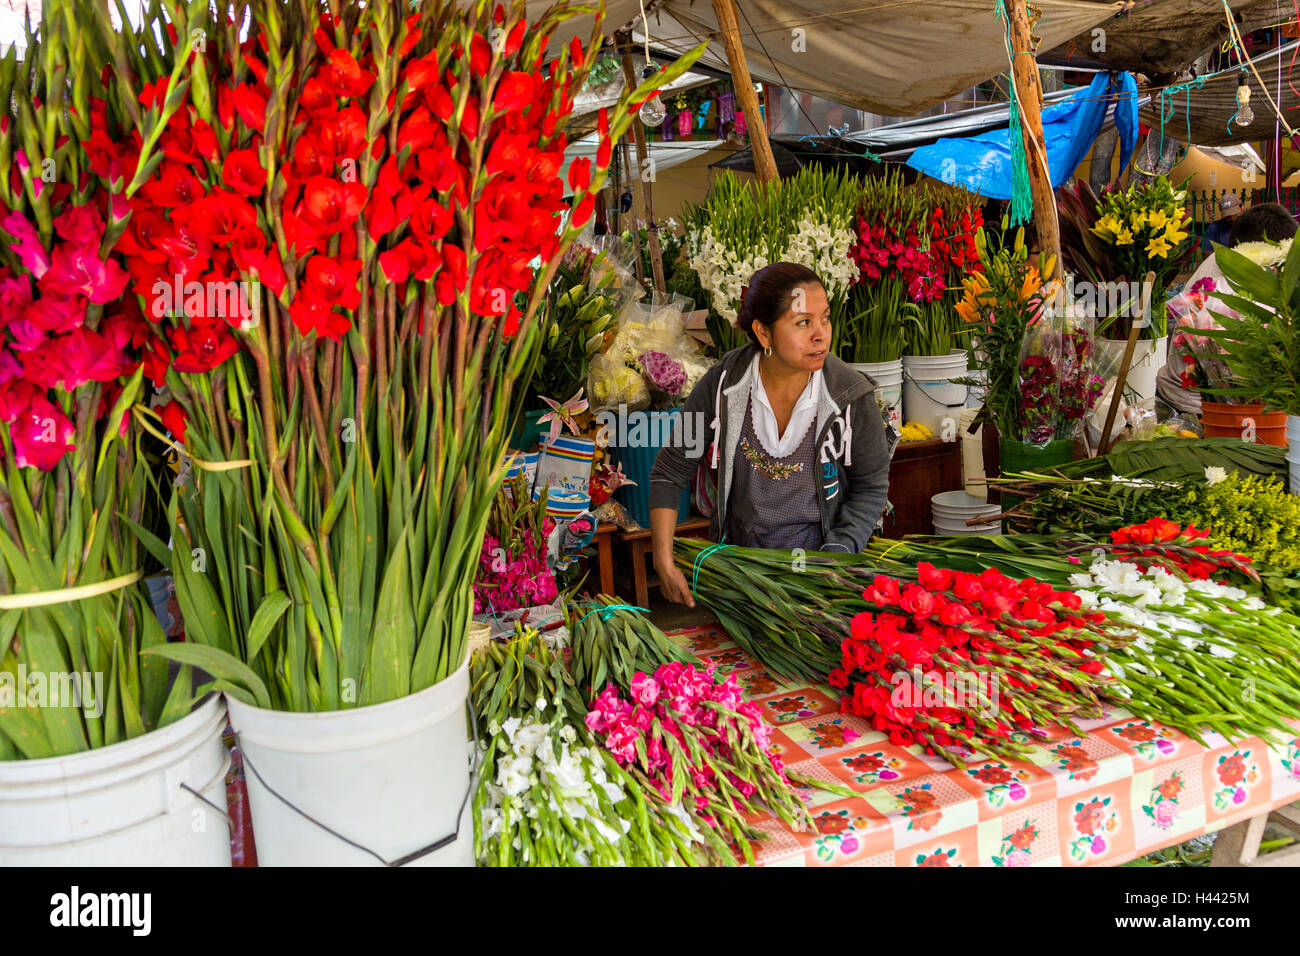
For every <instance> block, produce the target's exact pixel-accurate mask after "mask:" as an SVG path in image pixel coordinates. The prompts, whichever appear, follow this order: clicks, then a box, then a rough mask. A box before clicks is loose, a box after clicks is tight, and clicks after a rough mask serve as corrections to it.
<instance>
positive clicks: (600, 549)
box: [596, 521, 618, 596]
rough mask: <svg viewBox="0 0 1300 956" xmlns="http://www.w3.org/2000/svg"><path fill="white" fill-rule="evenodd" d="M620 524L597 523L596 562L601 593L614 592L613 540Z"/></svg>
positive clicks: (609, 593)
mask: <svg viewBox="0 0 1300 956" xmlns="http://www.w3.org/2000/svg"><path fill="white" fill-rule="evenodd" d="M616 531H618V525H616V524H614V522H612V521H602V522H600V524H598V525H596V564H597V566H598V568H599V570H600V593H601V594H608V595H610V596H613V594H614V547H613V544H612V543H611V542H612V539H613V536H614V532H616Z"/></svg>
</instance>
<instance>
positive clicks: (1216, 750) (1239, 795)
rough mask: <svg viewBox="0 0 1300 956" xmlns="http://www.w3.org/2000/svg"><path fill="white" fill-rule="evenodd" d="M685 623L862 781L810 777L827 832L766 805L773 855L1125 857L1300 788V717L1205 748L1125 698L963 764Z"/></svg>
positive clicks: (788, 723) (681, 634) (1215, 740)
mask: <svg viewBox="0 0 1300 956" xmlns="http://www.w3.org/2000/svg"><path fill="white" fill-rule="evenodd" d="M673 636H674V638H675V639H676V640H678V641H679V642H681V643H682V644H684V645H685V646H686V647H688V648H690V649H691V650H692V651H693V652H694V653H695V654H697V655H698V656H699V657H700V658H702V659H704V660H706V661H713V662H714V663H715V664H716V665H717V669H718V672H719V673H721V674H728V673H732V672H734V673H735V674H736V677H737V679H738V681H739V682H740V685H741V686H742V687H743V688H744V689H745V692H746V693H747V694H748V695H749V697H751V698H752V699H753V700H755V701H758V702H759V703H761V704H762V705H763V708H764V711H765V716H766V718H767V720H768V722H769V723H771V724H772V725H773V726H774V727H775V728H776V731H775V733H774V734H773V742H774V743H775V744H776V745H777V746H778V747H780V749H781V751H782V757H783V759H784V760H785V762H786V764H787V766H788V767H789V768H790V769H791V770H795V771H798V772H799V773H802V774H804V775H805V776H807V777H811V778H814V779H823V780H832V781H837V782H839V783H842V784H847V785H848V786H850V787H852V788H853V789H855V790H857V791H859V795H858V796H856V797H853V798H844V797H841V796H838V795H836V794H832V793H827V792H825V791H821V790H807V791H804V792H803V795H804V798H805V800H806V802H807V803H808V805H809V808H810V809H811V811H812V814H813V818H814V819H815V820H816V823H817V832H815V833H794V832H792V831H791V830H790V829H789V828H787V827H786V826H785V825H784V824H782V823H781V822H780V821H779V820H776V819H775V818H771V817H766V816H764V817H759V818H757V822H758V826H759V828H760V829H762V830H764V831H766V832H767V833H768V834H769V835H770V837H771V839H769V840H765V841H764V842H763V843H762V844H761V846H760V848H759V851H758V858H759V862H760V863H762V864H764V865H767V866H1091V865H1103V866H1105V865H1114V864H1117V863H1124V862H1126V861H1128V860H1131V859H1133V858H1134V857H1137V856H1142V855H1144V854H1147V853H1151V852H1153V851H1155V850H1158V849H1160V848H1162V847H1166V846H1171V845H1174V844H1177V843H1182V842H1183V841H1185V840H1189V839H1191V838H1192V837H1194V836H1198V835H1201V834H1205V833H1210V832H1213V831H1215V830H1220V829H1222V828H1224V827H1226V826H1230V825H1231V824H1234V823H1237V822H1239V821H1241V820H1245V819H1246V818H1248V817H1252V816H1255V815H1256V814H1258V813H1261V812H1263V811H1264V810H1266V809H1271V808H1273V807H1278V806H1282V805H1284V804H1287V803H1291V802H1293V801H1296V800H1300V728H1297V729H1296V733H1295V734H1294V735H1288V736H1287V737H1286V738H1285V741H1286V742H1285V743H1284V744H1282V745H1281V746H1277V747H1273V748H1270V747H1269V746H1267V745H1266V744H1264V743H1263V742H1262V741H1260V740H1259V739H1257V738H1254V737H1251V738H1247V739H1245V740H1239V741H1236V742H1235V743H1229V742H1228V741H1227V740H1225V739H1224V738H1223V737H1220V736H1219V735H1217V734H1212V733H1211V734H1207V735H1206V738H1205V739H1206V742H1207V744H1208V745H1209V746H1208V747H1204V746H1201V745H1200V744H1198V743H1196V742H1195V741H1193V740H1191V739H1189V738H1188V737H1186V736H1184V735H1183V734H1181V733H1179V732H1178V731H1176V730H1171V729H1169V728H1167V727H1163V726H1161V725H1159V724H1154V723H1151V722H1150V721H1146V720H1138V719H1137V718H1135V717H1133V716H1132V715H1131V714H1129V713H1128V712H1127V711H1125V710H1121V709H1118V708H1116V709H1112V710H1111V711H1110V712H1109V713H1108V714H1107V716H1106V717H1105V718H1102V719H1099V720H1092V721H1084V722H1082V723H1081V724H1080V729H1081V730H1084V731H1085V734H1084V735H1083V736H1082V737H1080V736H1075V735H1073V734H1071V733H1070V732H1069V731H1067V730H1065V729H1064V728H1062V727H1053V728H1050V729H1049V731H1048V736H1047V738H1046V739H1045V740H1044V741H1043V742H1042V744H1041V745H1040V746H1038V748H1037V749H1036V750H1035V752H1034V754H1033V756H1032V757H1030V758H1029V759H1027V760H1024V761H1016V762H1010V763H1007V762H1002V761H997V760H990V761H984V762H980V763H974V764H971V765H970V766H968V767H967V768H966V769H965V770H961V769H958V768H956V767H954V766H952V765H951V764H949V763H948V762H947V761H945V760H943V759H942V758H939V757H931V756H927V755H926V754H924V753H923V752H921V748H920V747H919V746H914V747H910V748H904V747H898V746H894V745H893V744H891V743H890V742H889V739H888V737H887V736H886V735H885V734H882V733H878V732H876V731H873V730H871V729H870V726H869V725H868V724H867V722H866V721H865V720H862V719H861V718H859V717H855V716H852V715H848V714H841V713H839V711H838V703H837V701H836V698H835V695H834V693H833V691H832V690H831V689H830V688H829V687H808V686H801V685H798V684H787V683H782V682H781V680H780V679H779V678H776V677H774V676H773V675H771V674H769V673H768V672H767V671H766V670H764V669H763V667H762V666H761V665H760V664H758V663H757V662H756V661H754V660H753V659H752V658H750V657H749V656H748V655H746V654H745V653H744V651H742V650H740V649H739V648H738V647H736V645H735V644H734V643H733V642H732V641H731V640H730V638H729V637H728V635H727V633H726V632H725V631H724V630H722V628H720V627H718V626H716V625H712V626H707V625H706V626H704V627H696V628H690V629H687V630H684V631H678V632H675V634H674V635H673Z"/></svg>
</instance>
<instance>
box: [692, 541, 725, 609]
mask: <svg viewBox="0 0 1300 956" xmlns="http://www.w3.org/2000/svg"><path fill="white" fill-rule="evenodd" d="M734 547H735V545H734V544H715V545H713V546H712V547H711V548H705V549H704V550H703V551H701V552H700V553H699V554H697V555H696V556H695V560H694V561H692V562H691V597H699V596H700V595H699V592H698V591H697V590H696V587H695V586H696V585H697V584H698V583H699V581H700V566H701V565H702V564H704V559H705V558H707V557H708V556H709V555H711V554H712V553H713V552H714V551H721V550H722V549H723V548H734Z"/></svg>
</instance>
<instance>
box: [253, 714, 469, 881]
mask: <svg viewBox="0 0 1300 956" xmlns="http://www.w3.org/2000/svg"><path fill="white" fill-rule="evenodd" d="M467 706H468V708H469V720H470V724H471V725H472V727H473V731H474V737H473V739H474V741H475V746H474V769H473V770H472V771H470V775H469V786H468V787H467V788H466V789H465V796H464V798H463V799H462V800H461V801H460V809H459V810H457V811H456V824H455V829H453V830H452V831H451V833H449V834H448V835H447V836H445V837H443V838H442V839H440V840H436V841H434V842H433V843H430V844H429V845H428V846H425V847H421V848H420V849H418V850H412V851H411V852H410V853H408V854H406V856H402V857H398V858H397V859H396V860H391V861H390V860H385V859H384V858H383V857H382V856H380V855H379V854H378V853H376V852H375V851H374V850H372V849H370V848H369V847H366V846H362V845H361V844H360V843H357V842H356V841H355V840H349V839H348V838H347V837H345V836H344V835H343V834H341V833H339V832H338V831H337V830H332V829H330V828H329V827H327V826H326V825H325V824H323V823H321V822H320V821H319V820H317V819H316V818H315V817H313V816H312V815H311V814H310V813H308V812H306V811H305V810H302V809H299V808H298V807H295V806H294V805H293V804H292V803H291V802H290V801H289V800H288V799H287V798H286V797H284V796H281V795H280V794H279V793H277V792H276V791H275V790H272V789H271V786H270V785H269V784H268V783H267V782H266V781H265V780H264V779H262V775H261V774H260V773H258V772H257V768H256V767H254V766H253V763H252V761H251V760H249V759H248V751H246V750H243V748H240V749H241V750H243V755H244V763H245V764H247V766H248V769H249V770H251V771H253V776H255V777H256V778H257V782H258V783H260V784H261V785H262V786H263V787H266V789H267V792H268V793H270V794H271V796H273V797H275V798H276V799H277V800H279V801H280V802H281V803H283V804H284V805H285V806H286V807H288V808H289V809H290V810H292V811H293V812H294V813H296V814H298V816H300V817H303V818H304V819H306V820H308V821H310V822H311V823H314V824H316V826H318V827H320V828H321V829H322V830H324V831H325V832H326V833H328V834H329V835H330V836H333V837H337V838H338V839H340V840H342V841H343V842H344V843H346V844H347V845H348V846H350V847H354V848H356V849H358V850H360V851H362V852H363V853H369V854H370V855H371V856H373V857H374V858H375V859H376V860H378V861H379V862H380V863H382V864H383V865H384V866H405V865H406V864H408V863H413V862H414V861H416V860H418V859H420V857H422V856H428V855H429V854H430V853H433V852H434V851H435V850H441V849H442V848H443V847H445V846H448V845H449V844H452V843H455V842H456V839H457V838H458V837H459V836H460V833H459V832H458V831H459V830H460V818H461V817H462V816H464V814H465V805H466V804H467V803H469V796H470V794H471V793H473V792H474V788H475V786H476V785H477V783H478V772H479V770H480V769H481V766H482V763H481V760H480V758H479V752H478V715H477V714H475V713H474V706H473V705H472V704H468V703H467ZM235 739H236V741H238V739H239V734H237V733H236V734H235ZM254 835H255V836H256V834H254Z"/></svg>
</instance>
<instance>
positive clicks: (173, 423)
mask: <svg viewBox="0 0 1300 956" xmlns="http://www.w3.org/2000/svg"><path fill="white" fill-rule="evenodd" d="M159 414H160V415H161V416H162V423H163V427H164V428H166V429H167V430H168V431H169V432H171V433H172V437H173V438H175V439H176V441H178V442H180V443H181V444H182V445H183V444H185V424H186V421H187V419H186V415H185V408H184V407H183V406H182V405H181V403H180V402H178V401H176V400H175V399H172V400H171V401H170V402H168V403H167V404H166V405H163V406H162V408H160V409H159Z"/></svg>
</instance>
